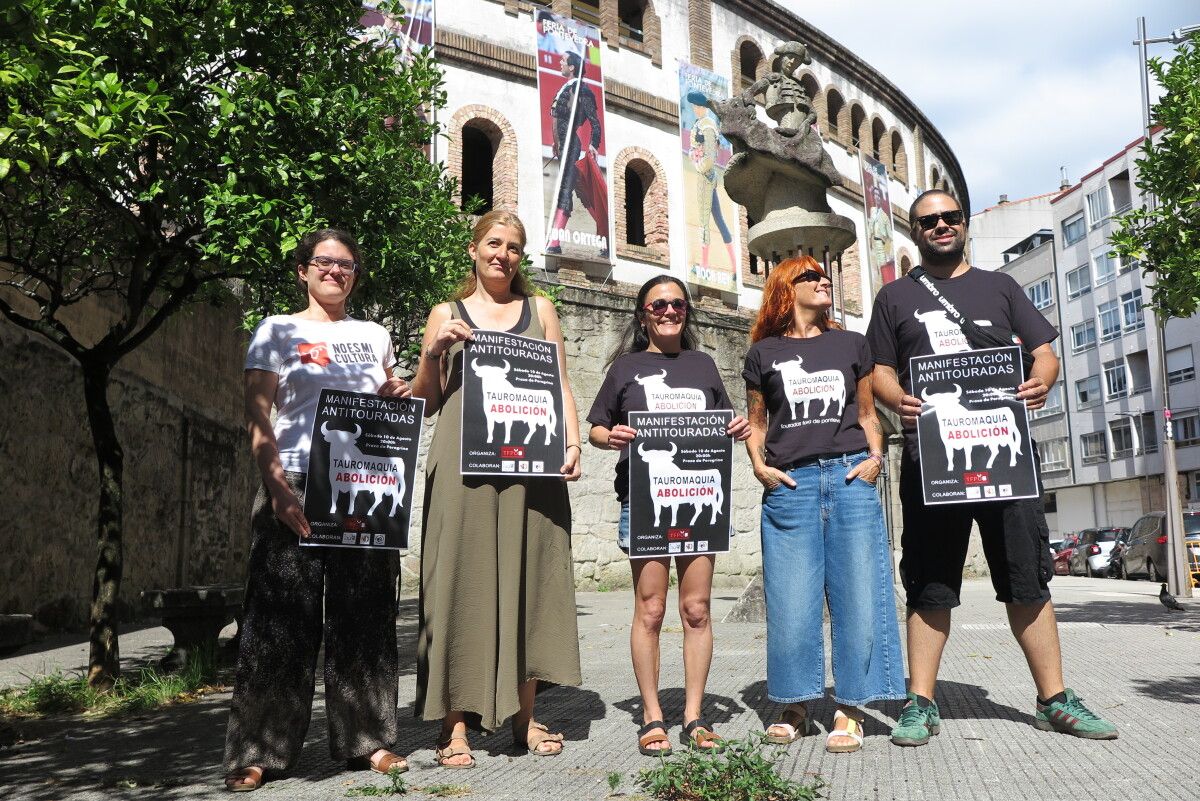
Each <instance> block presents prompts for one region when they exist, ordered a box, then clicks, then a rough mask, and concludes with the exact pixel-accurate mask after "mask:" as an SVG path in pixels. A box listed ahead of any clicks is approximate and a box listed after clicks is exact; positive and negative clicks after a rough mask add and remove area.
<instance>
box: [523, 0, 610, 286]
mask: <svg viewBox="0 0 1200 801" xmlns="http://www.w3.org/2000/svg"><path fill="white" fill-rule="evenodd" d="M533 19H534V25H535V26H536V28H537V82H538V108H539V116H540V118H541V123H542V126H541V127H542V195H543V199H544V204H545V205H544V206H543V208H544V210H545V219H546V242H545V252H546V254H547V255H549V256H567V257H570V258H572V259H579V260H582V261H598V262H604V263H609V262H611V250H610V248H609V238H610V236H611V234H610V231H609V212H608V157H607V154H606V151H605V149H604V132H605V119H604V73H603V71H602V70H601V67H600V31H599V30H598V29H597V28H595V27H593V26H591V25H585V24H584V23H582V22H578V21H577V20H573V19H571V18H569V17H560V16H558V15H557V14H554V13H552V12H550V11H547V10H546V9H543V8H535V9H534V11H533ZM576 201H578V202H579V204H580V205H581V206H583V210H579V209H576V208H575V203H576Z"/></svg>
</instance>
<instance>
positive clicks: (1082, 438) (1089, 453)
mask: <svg viewBox="0 0 1200 801" xmlns="http://www.w3.org/2000/svg"><path fill="white" fill-rule="evenodd" d="M1079 450H1080V455H1081V457H1082V461H1083V463H1084V464H1096V463H1097V462H1107V461H1108V441H1107V439H1106V438H1105V436H1104V432H1103V431H1093V432H1092V433H1091V434H1080V435H1079Z"/></svg>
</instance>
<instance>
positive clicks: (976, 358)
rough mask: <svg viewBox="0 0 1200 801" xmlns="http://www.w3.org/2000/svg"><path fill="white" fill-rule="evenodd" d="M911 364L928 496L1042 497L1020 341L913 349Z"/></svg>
mask: <svg viewBox="0 0 1200 801" xmlns="http://www.w3.org/2000/svg"><path fill="white" fill-rule="evenodd" d="M909 369H910V370H911V373H910V375H911V376H912V393H913V395H915V396H916V397H918V398H920V399H921V415H920V417H919V418H918V420H917V447H918V452H919V453H920V463H921V485H922V487H923V488H924V493H925V503H927V504H941V503H964V502H965V503H975V502H986V501H1011V500H1016V499H1017V498H1036V497H1038V494H1039V492H1038V476H1037V466H1036V462H1035V459H1034V447H1033V444H1032V442H1031V441H1030V439H1029V417H1028V414H1027V412H1026V410H1025V403H1024V402H1023V401H1020V400H1018V399H1017V387H1018V386H1019V385H1020V383H1021V381H1022V378H1021V375H1022V373H1021V349H1020V348H1019V347H1011V348H989V349H987V350H970V351H965V352H963V353H951V354H940V355H935V356H914V357H913V358H912V359H911V361H910V366H909Z"/></svg>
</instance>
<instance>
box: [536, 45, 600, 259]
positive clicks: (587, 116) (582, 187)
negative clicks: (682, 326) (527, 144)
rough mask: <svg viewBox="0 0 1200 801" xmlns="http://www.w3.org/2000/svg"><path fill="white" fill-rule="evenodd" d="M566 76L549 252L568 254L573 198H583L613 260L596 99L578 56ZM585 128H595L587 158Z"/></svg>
mask: <svg viewBox="0 0 1200 801" xmlns="http://www.w3.org/2000/svg"><path fill="white" fill-rule="evenodd" d="M560 70H561V71H562V74H563V77H565V78H566V79H567V81H566V83H564V84H563V85H562V88H561V89H559V90H558V94H557V95H555V96H554V102H553V104H552V105H551V106H550V116H552V117H553V118H554V157H555V158H557V159H559V160H560V161H559V165H560V166H559V169H560V170H561V172H562V179H561V184H560V185H559V188H558V197H557V199H556V200H555V204H554V217H553V219H552V220H551V223H550V241H549V242H547V245H546V252H547V253H549V254H561V253H562V244H561V242H560V236H561V233H562V231H563V230H564V228H565V227H566V225H567V220H569V219H571V211H572V210H573V208H574V203H573V201H572V195H574V194H578V195H579V199H580V200H581V201H582V202H583V205H584V208H586V209H587V210H588V213H589V214H591V215H592V219H593V220H594V221H595V223H596V235H597V237H599V238H600V239H599V241H601V242H602V243H603V244H602V245H601V248H600V256H601V257H602V258H608V188H607V186H606V185H605V183H604V174H603V173H602V172H601V171H600V167H599V164H598V162H597V160H596V158H597V150H596V149H597V148H598V147H599V146H600V139H601V130H600V114H599V113H598V111H597V109H598V104H597V102H596V95H595V93H594V92H593V91H592V90H591V88H590V87H589V86H588V85H587V84H586V83H584V81H583V73H584V63H583V58H582V56H580V55H579V54H578V53H575V52H568V53H564V54H563V56H562V61H561V62H560ZM572 112H574V113H573V114H572ZM585 122H586V123H588V124H589V125H590V127H591V137H590V139H589V142H588V149H587V151H586V152H581V151H582V147H581V143H580V141H579V129H580V128H582V127H583V124H584V123H585Z"/></svg>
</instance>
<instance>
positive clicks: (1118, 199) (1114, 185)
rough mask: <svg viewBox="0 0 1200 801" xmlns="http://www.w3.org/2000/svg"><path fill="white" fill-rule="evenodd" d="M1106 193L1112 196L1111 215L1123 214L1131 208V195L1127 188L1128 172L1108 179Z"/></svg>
mask: <svg viewBox="0 0 1200 801" xmlns="http://www.w3.org/2000/svg"><path fill="white" fill-rule="evenodd" d="M1108 192H1109V194H1110V195H1112V204H1113V211H1112V213H1113V214H1124V213H1125V212H1127V211H1129V209H1131V208H1132V207H1133V195H1132V194H1131V193H1130V188H1129V170H1125V171H1123V172H1120V173H1117V174H1116V175H1114V176H1113V177H1112V178H1109V179H1108Z"/></svg>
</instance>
